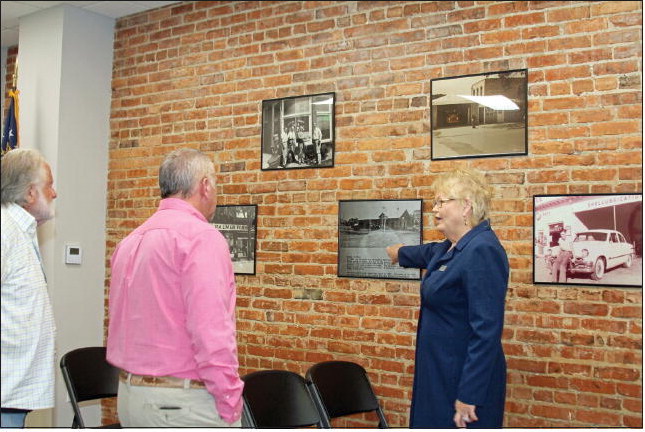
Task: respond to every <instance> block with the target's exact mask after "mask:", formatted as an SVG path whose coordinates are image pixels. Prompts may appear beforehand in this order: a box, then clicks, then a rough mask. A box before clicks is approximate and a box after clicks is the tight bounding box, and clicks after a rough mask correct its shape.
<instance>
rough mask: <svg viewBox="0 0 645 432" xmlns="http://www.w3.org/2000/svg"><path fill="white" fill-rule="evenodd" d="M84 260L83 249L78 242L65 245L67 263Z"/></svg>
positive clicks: (77, 262) (78, 262)
mask: <svg viewBox="0 0 645 432" xmlns="http://www.w3.org/2000/svg"><path fill="white" fill-rule="evenodd" d="M82 260H83V251H82V250H81V246H80V245H78V244H66V245H65V264H80V263H81V262H82Z"/></svg>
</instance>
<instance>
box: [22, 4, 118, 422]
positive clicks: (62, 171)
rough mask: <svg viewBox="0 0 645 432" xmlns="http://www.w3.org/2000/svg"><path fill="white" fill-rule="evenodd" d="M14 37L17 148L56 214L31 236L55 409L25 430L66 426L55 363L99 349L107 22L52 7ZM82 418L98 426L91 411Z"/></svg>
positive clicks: (110, 31) (109, 49)
mask: <svg viewBox="0 0 645 432" xmlns="http://www.w3.org/2000/svg"><path fill="white" fill-rule="evenodd" d="M19 40H20V42H19V47H18V65H19V67H18V90H19V91H20V119H19V121H20V145H21V147H24V148H37V149H39V150H40V151H41V152H42V153H43V154H44V155H45V157H46V159H47V160H48V161H49V162H50V164H51V166H52V171H53V175H54V186H55V188H56V191H57V192H58V198H57V199H56V200H55V209H56V217H55V218H54V219H53V220H52V221H49V222H47V223H46V224H44V225H42V226H41V227H40V228H39V233H38V234H39V241H40V247H41V251H42V255H43V260H44V263H45V272H46V274H47V281H48V285H49V291H50V296H51V298H52V304H53V307H54V316H55V319H56V326H57V339H56V349H57V356H56V361H57V363H56V378H57V379H56V406H55V408H54V410H53V413H52V416H51V417H52V420H51V423H50V424H39V425H33V424H32V426H44V427H46V426H54V427H70V426H71V424H72V417H73V415H72V410H71V407H70V406H69V402H68V399H67V392H66V389H65V385H64V383H63V381H62V376H61V374H60V368H59V366H58V361H59V360H60V357H61V356H62V355H63V354H64V353H66V352H68V351H70V350H71V349H74V348H78V347H83V346H95V345H103V320H104V280H105V215H106V193H107V161H108V141H109V136H110V135H109V116H110V103H111V78H112V58H113V41H114V19H111V18H107V17H105V16H101V15H97V14H94V13H91V12H88V11H85V10H81V9H78V8H74V7H71V6H68V5H61V6H57V7H55V8H51V9H46V10H43V11H41V12H37V13H35V14H32V15H29V16H27V17H25V18H23V19H22V20H21V21H20V37H19ZM68 243H76V244H79V245H80V246H81V247H82V252H83V255H82V259H83V262H82V264H81V265H69V264H65V262H64V251H65V245H66V244H68ZM32 415H33V414H30V416H32ZM37 415H38V414H36V416H37ZM88 415H89V418H88V419H89V420H88V421H87V423H88V425H98V423H99V419H100V409H99V407H98V406H93V407H90V409H89V412H88ZM41 421H43V422H46V421H47V420H41Z"/></svg>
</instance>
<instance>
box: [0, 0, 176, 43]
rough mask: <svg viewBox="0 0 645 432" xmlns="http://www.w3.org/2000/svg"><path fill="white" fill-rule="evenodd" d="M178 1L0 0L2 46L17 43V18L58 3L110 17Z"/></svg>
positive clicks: (117, 16) (119, 16)
mask: <svg viewBox="0 0 645 432" xmlns="http://www.w3.org/2000/svg"><path fill="white" fill-rule="evenodd" d="M172 3H179V2H178V1H6V0H2V2H0V8H1V9H0V12H1V15H0V16H1V20H2V46H3V47H8V46H14V45H18V21H19V18H20V17H22V16H25V15H29V14H31V13H34V12H38V11H40V10H43V9H47V8H50V7H53V6H57V5H59V4H68V5H72V6H75V7H78V8H81V9H85V10H88V11H91V12H94V13H97V14H100V15H105V16H108V17H111V18H121V17H124V16H126V15H132V14H134V13H138V12H143V11H146V10H150V9H156V8H159V7H162V6H166V5H169V4H172Z"/></svg>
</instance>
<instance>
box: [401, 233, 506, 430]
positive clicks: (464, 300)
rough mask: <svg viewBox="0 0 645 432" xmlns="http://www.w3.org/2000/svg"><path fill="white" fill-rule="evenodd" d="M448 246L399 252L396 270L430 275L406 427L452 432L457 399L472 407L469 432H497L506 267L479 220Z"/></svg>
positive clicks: (500, 251) (424, 290)
mask: <svg viewBox="0 0 645 432" xmlns="http://www.w3.org/2000/svg"><path fill="white" fill-rule="evenodd" d="M450 246H451V243H450V241H448V240H446V241H443V242H436V243H428V244H424V245H420V246H403V247H401V248H400V249H399V264H400V265H401V266H403V267H413V268H421V269H427V272H426V273H425V275H424V277H423V279H422V281H421V312H420V314H419V323H418V328H417V347H416V355H415V371H414V384H413V393H412V408H411V412H410V427H415V428H419V427H423V428H454V427H456V426H455V424H454V421H453V416H454V413H455V408H454V404H455V400H456V399H459V400H460V401H461V402H464V403H467V404H471V405H476V406H477V408H476V414H477V416H478V417H479V420H478V421H477V422H473V423H470V424H469V425H468V427H489V428H491V427H497V428H499V427H502V423H503V419H504V403H505V398H506V360H505V357H504V351H503V349H502V341H501V339H502V329H503V327H504V301H505V297H506V290H507V287H508V276H509V265H508V258H507V256H506V252H505V251H504V248H503V247H502V245H501V244H500V242H499V240H498V238H497V236H496V235H495V233H494V232H493V230H492V229H491V227H490V223H489V222H488V221H484V222H482V223H480V224H479V225H477V226H476V227H474V228H473V229H472V230H470V231H469V232H468V233H466V234H465V235H464V236H463V237H462V238H461V239H460V240H459V241H458V242H457V244H456V245H455V247H454V248H453V249H450Z"/></svg>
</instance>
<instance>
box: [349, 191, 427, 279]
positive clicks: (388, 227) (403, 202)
mask: <svg viewBox="0 0 645 432" xmlns="http://www.w3.org/2000/svg"><path fill="white" fill-rule="evenodd" d="M422 236H423V200H421V199H392V200H341V201H339V202H338V271H337V273H338V276H339V277H353V278H372V279H404V280H419V279H420V278H421V270H419V269H409V268H403V267H400V266H399V265H398V264H392V263H391V262H390V258H389V257H388V255H387V253H386V252H385V248H386V247H387V246H390V245H392V244H396V243H404V244H406V245H419V244H421V241H422Z"/></svg>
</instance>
